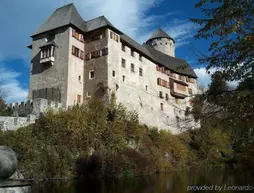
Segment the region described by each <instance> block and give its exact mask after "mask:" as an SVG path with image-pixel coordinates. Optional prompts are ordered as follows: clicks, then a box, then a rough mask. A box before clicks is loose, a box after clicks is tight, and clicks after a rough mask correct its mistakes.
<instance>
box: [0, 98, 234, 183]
mask: <svg viewBox="0 0 254 193" xmlns="http://www.w3.org/2000/svg"><path fill="white" fill-rule="evenodd" d="M115 100H116V99H114V100H112V101H111V103H110V105H109V106H105V105H104V104H103V103H102V102H101V101H100V100H97V99H92V100H91V101H90V102H89V103H88V104H86V105H82V106H74V107H73V108H72V109H70V110H67V111H61V112H54V111H48V112H47V113H46V114H45V115H44V116H42V117H41V118H40V119H39V120H38V121H37V122H36V123H35V124H33V125H30V126H28V127H24V128H19V129H18V130H16V131H6V132H2V131H1V130H0V145H7V146H9V147H11V148H13V149H14V151H15V152H17V155H18V160H19V171H20V172H21V173H22V174H23V175H24V176H25V177H26V178H34V179H44V180H48V179H58V178H66V177H69V178H71V177H78V178H99V177H117V178H120V177H121V178H130V177H133V176H140V175H147V174H152V173H155V172H168V171H172V170H176V169H186V168H189V167H190V166H191V167H192V166H197V165H201V164H202V163H203V162H204V163H207V162H209V163H217V164H221V163H223V160H222V161H221V160H220V156H219V154H218V151H219V152H224V153H225V154H230V152H228V149H229V148H228V146H227V144H228V141H227V140H228V138H227V135H226V134H223V133H222V132H218V131H212V132H210V133H209V134H207V133H206V134H204V133H202V132H197V133H195V132H194V133H186V134H184V135H183V134H181V135H172V134H171V133H170V132H168V131H164V130H161V131H158V130H157V129H156V128H151V129H149V128H147V127H146V126H144V125H140V124H139V121H138V115H137V113H135V112H131V111H128V110H127V109H126V108H125V107H124V106H123V105H122V104H118V105H117V104H116V103H115ZM193 136H194V137H193ZM192 138H193V139H192ZM190 139H191V140H190ZM193 142H196V143H197V144H198V145H197V146H198V147H199V149H196V148H194V147H193V146H192V145H191V144H192V143H193ZM217 150H218V151H217ZM199 159H201V160H203V162H202V161H199ZM207 160H208V161H207Z"/></svg>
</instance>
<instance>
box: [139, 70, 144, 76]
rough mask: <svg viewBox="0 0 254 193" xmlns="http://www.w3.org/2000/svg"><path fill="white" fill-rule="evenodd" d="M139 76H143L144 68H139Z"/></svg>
mask: <svg viewBox="0 0 254 193" xmlns="http://www.w3.org/2000/svg"><path fill="white" fill-rule="evenodd" d="M139 76H143V69H142V68H139Z"/></svg>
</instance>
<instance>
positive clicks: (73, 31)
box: [72, 29, 76, 37]
mask: <svg viewBox="0 0 254 193" xmlns="http://www.w3.org/2000/svg"><path fill="white" fill-rule="evenodd" d="M75 34H76V31H75V29H72V37H75Z"/></svg>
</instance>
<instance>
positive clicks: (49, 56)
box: [40, 42, 56, 65]
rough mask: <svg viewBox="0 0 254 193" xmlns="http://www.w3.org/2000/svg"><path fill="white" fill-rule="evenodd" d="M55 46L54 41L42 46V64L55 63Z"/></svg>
mask: <svg viewBox="0 0 254 193" xmlns="http://www.w3.org/2000/svg"><path fill="white" fill-rule="evenodd" d="M55 46H56V44H55V43H54V42H48V43H47V44H45V45H43V46H41V47H40V48H41V57H40V63H41V64H50V65H54V62H55Z"/></svg>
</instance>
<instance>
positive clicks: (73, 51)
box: [72, 46, 75, 54]
mask: <svg viewBox="0 0 254 193" xmlns="http://www.w3.org/2000/svg"><path fill="white" fill-rule="evenodd" d="M72 54H75V47H74V46H72Z"/></svg>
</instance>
